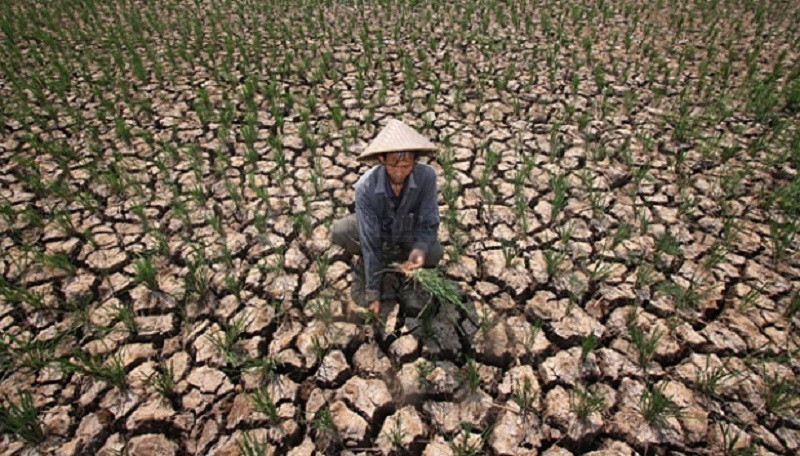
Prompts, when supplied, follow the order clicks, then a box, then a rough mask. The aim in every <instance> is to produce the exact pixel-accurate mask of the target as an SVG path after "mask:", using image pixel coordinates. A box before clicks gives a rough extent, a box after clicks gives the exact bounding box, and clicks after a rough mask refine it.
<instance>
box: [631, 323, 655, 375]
mask: <svg viewBox="0 0 800 456" xmlns="http://www.w3.org/2000/svg"><path fill="white" fill-rule="evenodd" d="M628 336H629V337H630V339H631V343H633V346H634V348H636V352H637V353H638V355H639V366H641V367H642V368H643V369H646V368H647V365H648V364H650V361H651V360H652V359H653V356H654V355H655V353H656V349H657V348H658V344H659V342H660V341H661V336H662V334H661V332H660V331H659V330H658V329H655V330H653V331H652V332H651V333H650V334H649V335H646V334H645V333H644V331H643V330H642V329H641V328H640V327H639V326H638V325H636V324H632V325H630V326H629V327H628Z"/></svg>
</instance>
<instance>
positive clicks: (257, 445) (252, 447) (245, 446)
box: [236, 432, 270, 456]
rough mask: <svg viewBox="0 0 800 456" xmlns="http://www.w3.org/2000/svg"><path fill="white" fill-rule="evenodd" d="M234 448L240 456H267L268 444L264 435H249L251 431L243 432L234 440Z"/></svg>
mask: <svg viewBox="0 0 800 456" xmlns="http://www.w3.org/2000/svg"><path fill="white" fill-rule="evenodd" d="M236 448H237V449H238V450H239V453H240V454H241V455H242V456H267V454H270V453H269V444H268V442H267V437H266V435H265V436H263V437H262V438H261V439H256V438H255V437H253V436H251V432H243V433H242V438H241V440H237V441H236Z"/></svg>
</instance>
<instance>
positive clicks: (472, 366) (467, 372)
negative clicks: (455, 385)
mask: <svg viewBox="0 0 800 456" xmlns="http://www.w3.org/2000/svg"><path fill="white" fill-rule="evenodd" d="M460 377H461V382H462V384H466V385H467V388H468V389H469V392H470V393H473V394H474V393H475V392H476V391H477V390H478V388H479V387H480V385H481V375H480V372H479V371H478V365H477V364H476V363H475V359H473V358H470V357H467V362H466V363H465V364H464V367H462V368H461V372H460Z"/></svg>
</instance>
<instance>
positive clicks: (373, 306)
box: [367, 299, 381, 317]
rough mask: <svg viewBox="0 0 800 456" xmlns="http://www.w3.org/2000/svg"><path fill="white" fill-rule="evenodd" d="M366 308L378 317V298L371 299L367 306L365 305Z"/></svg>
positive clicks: (379, 312) (379, 303)
mask: <svg viewBox="0 0 800 456" xmlns="http://www.w3.org/2000/svg"><path fill="white" fill-rule="evenodd" d="M367 309H369V310H370V311H372V313H373V314H374V315H375V317H378V316H379V315H380V314H381V301H380V299H377V300H375V301H372V302H371V303H369V307H367Z"/></svg>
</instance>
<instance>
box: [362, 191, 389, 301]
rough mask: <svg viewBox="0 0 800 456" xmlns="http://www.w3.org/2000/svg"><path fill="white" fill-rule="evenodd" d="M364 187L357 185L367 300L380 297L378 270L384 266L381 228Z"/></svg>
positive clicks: (375, 299) (374, 299)
mask: <svg viewBox="0 0 800 456" xmlns="http://www.w3.org/2000/svg"><path fill="white" fill-rule="evenodd" d="M369 196H370V195H368V194H367V192H366V191H365V189H364V187H356V221H357V224H358V239H359V242H360V243H361V256H362V258H363V259H364V281H365V282H366V286H365V295H366V299H367V302H372V301H377V300H378V299H380V296H381V293H380V286H381V278H380V273H379V272H378V271H380V270H381V268H382V267H383V259H382V258H381V228H380V224H379V222H378V214H377V213H376V210H375V207H374V204H373V202H372V201H371V200H370V198H369Z"/></svg>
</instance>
